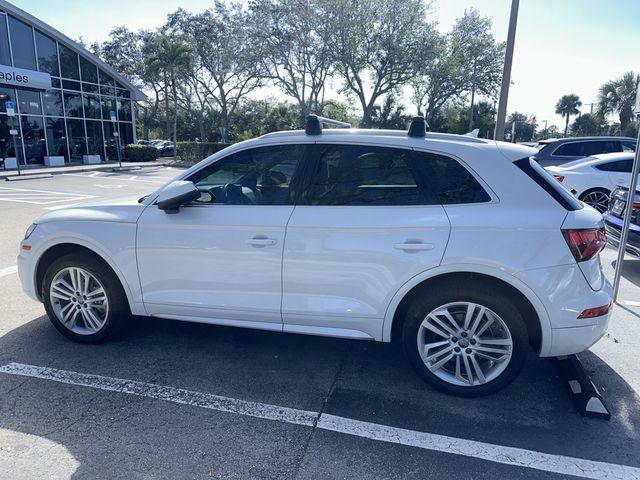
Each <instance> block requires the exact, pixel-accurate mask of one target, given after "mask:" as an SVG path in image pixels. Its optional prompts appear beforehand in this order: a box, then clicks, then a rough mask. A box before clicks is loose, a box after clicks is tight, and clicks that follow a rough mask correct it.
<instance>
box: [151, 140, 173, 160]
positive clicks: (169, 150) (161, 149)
mask: <svg viewBox="0 0 640 480" xmlns="http://www.w3.org/2000/svg"><path fill="white" fill-rule="evenodd" d="M154 146H155V147H156V148H157V149H158V156H159V157H173V156H175V150H174V148H173V142H171V141H169V140H166V141H164V142H161V143H158V144H156V145H154Z"/></svg>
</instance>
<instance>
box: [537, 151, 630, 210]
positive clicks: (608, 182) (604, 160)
mask: <svg viewBox="0 0 640 480" xmlns="http://www.w3.org/2000/svg"><path fill="white" fill-rule="evenodd" d="M634 155H635V154H634V153H603V154H600V155H593V156H591V157H587V158H583V159H580V160H575V161H573V162H569V163H565V164H564V165H560V166H552V167H546V169H547V170H548V171H549V172H551V174H552V175H553V176H554V177H556V179H557V180H558V181H560V182H561V183H562V184H563V185H564V186H565V187H566V188H567V189H569V190H570V191H571V192H572V193H573V194H574V195H575V196H576V197H578V199H579V200H582V201H583V202H584V203H586V204H587V205H590V206H592V207H593V208H595V209H596V210H598V211H599V212H601V213H602V212H604V211H606V210H607V204H608V202H609V196H610V195H611V192H612V191H613V189H614V188H616V185H620V184H622V185H629V182H630V180H631V169H632V168H633V158H634Z"/></svg>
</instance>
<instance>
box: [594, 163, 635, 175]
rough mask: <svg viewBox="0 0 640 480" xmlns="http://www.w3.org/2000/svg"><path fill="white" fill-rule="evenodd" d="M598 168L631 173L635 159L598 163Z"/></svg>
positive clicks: (606, 170)
mask: <svg viewBox="0 0 640 480" xmlns="http://www.w3.org/2000/svg"><path fill="white" fill-rule="evenodd" d="M595 168H597V169H598V170H602V171H605V172H623V173H631V169H632V168H633V160H618V161H617V162H608V163H603V164H601V165H596V167H595Z"/></svg>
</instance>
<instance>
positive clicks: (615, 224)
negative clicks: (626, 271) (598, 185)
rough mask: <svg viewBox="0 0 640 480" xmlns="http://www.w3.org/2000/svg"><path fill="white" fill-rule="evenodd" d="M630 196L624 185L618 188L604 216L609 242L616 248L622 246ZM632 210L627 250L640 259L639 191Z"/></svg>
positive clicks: (612, 195) (613, 193)
mask: <svg viewBox="0 0 640 480" xmlns="http://www.w3.org/2000/svg"><path fill="white" fill-rule="evenodd" d="M628 195H629V187H626V186H622V185H620V186H618V187H616V188H615V189H614V190H613V192H612V194H611V200H610V201H609V207H608V209H607V211H606V212H605V213H604V214H603V218H604V226H605V228H606V229H607V241H608V242H609V243H610V244H611V245H613V246H614V247H616V248H618V247H619V246H620V239H621V236H622V235H621V233H622V225H623V222H624V215H625V211H626V209H627V197H628ZM631 208H632V209H633V210H632V212H631V223H630V225H629V236H628V238H627V246H626V248H625V250H626V251H627V252H628V253H630V254H632V255H634V256H636V257H640V191H638V190H636V192H635V195H634V199H633V202H632V204H631Z"/></svg>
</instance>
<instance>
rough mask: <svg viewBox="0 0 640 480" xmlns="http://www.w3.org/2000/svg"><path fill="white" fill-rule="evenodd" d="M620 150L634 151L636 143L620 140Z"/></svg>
mask: <svg viewBox="0 0 640 480" xmlns="http://www.w3.org/2000/svg"><path fill="white" fill-rule="evenodd" d="M622 151H623V152H635V151H636V144H635V143H633V142H622Z"/></svg>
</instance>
